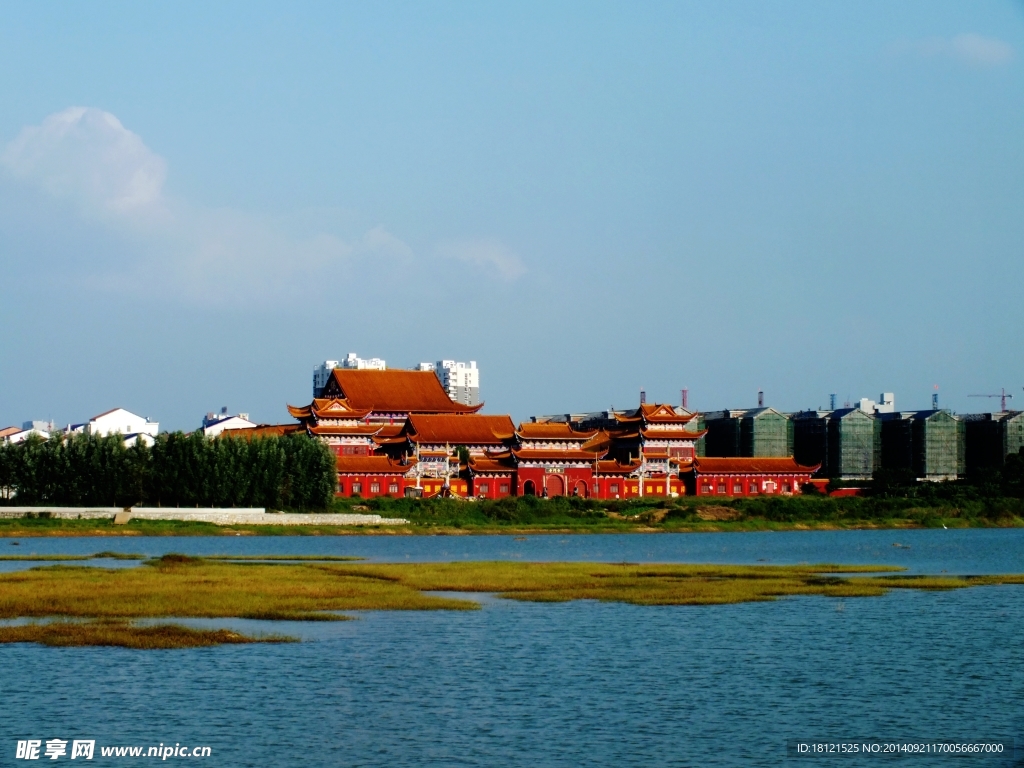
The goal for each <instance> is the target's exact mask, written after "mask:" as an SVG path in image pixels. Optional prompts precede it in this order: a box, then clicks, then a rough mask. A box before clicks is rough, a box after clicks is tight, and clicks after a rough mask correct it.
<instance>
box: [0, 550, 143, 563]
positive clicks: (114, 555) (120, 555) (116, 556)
mask: <svg viewBox="0 0 1024 768" xmlns="http://www.w3.org/2000/svg"><path fill="white" fill-rule="evenodd" d="M145 559H146V556H145V555H133V554H126V553H124V552H97V553H96V554H95V555H0V562H32V561H39V562H68V561H73V560H145Z"/></svg>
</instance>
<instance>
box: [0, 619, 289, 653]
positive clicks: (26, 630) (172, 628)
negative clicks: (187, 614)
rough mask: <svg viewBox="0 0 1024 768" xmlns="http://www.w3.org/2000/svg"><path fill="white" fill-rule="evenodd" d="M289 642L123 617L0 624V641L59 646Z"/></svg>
mask: <svg viewBox="0 0 1024 768" xmlns="http://www.w3.org/2000/svg"><path fill="white" fill-rule="evenodd" d="M293 642H297V640H296V639H295V638H290V637H285V636H283V635H267V636H260V637H250V636H248V635H243V634H240V633H238V632H232V631H231V630H228V629H192V628H191V627H183V626H181V625H179V624H158V625H155V626H138V625H135V624H132V623H131V622H127V621H86V622H78V621H53V622H46V623H39V624H35V623H34V624H21V625H18V626H12V627H0V643H38V644H40V645H48V646H51V647H59V648H66V647H74V646H97V645H98V646H117V647H121V648H136V649H140V650H156V649H166V648H201V647H204V646H210V645H236V644H240V643H293Z"/></svg>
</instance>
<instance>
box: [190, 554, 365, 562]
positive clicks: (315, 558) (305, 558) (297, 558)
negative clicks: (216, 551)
mask: <svg viewBox="0 0 1024 768" xmlns="http://www.w3.org/2000/svg"><path fill="white" fill-rule="evenodd" d="M203 559H204V560H224V561H241V562H246V561H250V560H251V561H257V562H261V561H262V562H267V561H269V562H275V561H286V562H309V563H337V562H349V561H354V560H365V559H366V558H365V557H357V556H355V555H204V556H203Z"/></svg>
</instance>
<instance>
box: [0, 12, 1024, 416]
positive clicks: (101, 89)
mask: <svg viewBox="0 0 1024 768" xmlns="http://www.w3.org/2000/svg"><path fill="white" fill-rule="evenodd" d="M371 6H372V7H371ZM0 105H2V109H0V272H2V277H3V279H2V280H0V329H2V333H0V422H4V423H5V424H8V423H21V422H22V421H24V420H27V419H50V418H52V419H54V420H56V421H57V422H59V423H67V422H72V421H79V420H82V419H84V418H87V417H89V416H91V415H94V414H96V413H99V412H101V411H104V410H107V409H109V408H112V407H115V406H123V407H126V408H129V409H131V410H134V411H136V412H138V413H141V414H143V415H148V416H150V417H151V418H154V419H159V420H160V421H161V423H162V425H163V426H164V427H166V428H171V429H174V428H186V429H187V428H193V427H194V426H196V425H197V424H198V421H199V419H200V417H201V415H202V414H203V413H205V412H206V411H208V410H213V409H216V408H219V407H220V406H222V405H227V406H228V407H229V408H230V409H231V410H232V411H233V412H236V411H248V412H250V413H251V414H252V416H253V417H254V418H257V419H258V420H260V421H265V422H277V421H286V420H287V413H286V411H285V409H284V406H285V403H286V402H291V403H302V402H307V401H308V399H309V394H310V393H309V389H310V381H311V375H312V368H313V366H314V365H315V364H316V363H317V362H319V361H321V360H323V359H325V358H332V359H339V358H340V357H342V356H344V355H345V354H346V353H347V352H350V351H355V352H358V353H359V354H360V355H362V356H364V357H371V356H379V357H384V358H386V359H387V360H388V363H389V364H390V365H393V366H398V367H405V366H411V365H413V364H415V363H417V362H419V361H421V360H436V359H439V358H441V357H445V358H455V359H459V360H469V359H473V360H476V361H477V362H478V364H479V366H480V367H481V369H482V374H481V388H482V393H483V396H484V399H485V400H486V401H487V410H488V411H492V412H510V413H511V414H512V415H513V417H514V418H516V419H522V418H526V417H528V416H529V415H531V414H536V413H557V412H565V411H569V410H572V411H579V410H597V409H600V408H605V407H608V406H609V405H614V406H616V407H625V406H628V405H633V404H635V403H636V401H637V398H638V390H639V389H640V388H641V387H645V388H646V390H647V392H648V398H649V399H656V400H668V401H672V402H676V401H677V400H678V397H679V390H680V389H681V388H682V387H688V388H689V390H690V398H691V401H690V402H691V406H694V407H697V408H700V409H702V410H710V409H714V408H722V407H746V406H752V405H754V404H755V403H756V393H757V390H758V389H764V390H765V392H766V401H767V403H768V404H769V405H774V406H776V407H778V408H780V409H798V408H805V407H815V406H819V405H825V404H827V401H828V394H829V393H830V392H836V393H837V394H838V396H839V400H840V402H842V401H844V400H846V399H847V398H852V399H857V398H860V397H863V396H867V397H877V395H878V393H879V392H881V391H882V390H886V391H895V392H896V398H897V401H896V402H897V406H899V407H903V408H913V407H919V408H923V407H926V406H927V405H928V403H929V397H930V394H931V392H932V391H933V387H934V386H935V385H939V387H940V390H939V391H940V398H941V402H942V404H943V405H944V406H947V407H950V408H953V409H955V410H957V411H960V412H966V411H971V410H985V409H987V407H988V406H989V405H990V401H987V400H975V399H969V398H968V397H967V395H968V394H971V393H976V392H997V391H998V390H999V387H1003V386H1005V387H1007V389H1008V390H1010V391H1012V392H1013V393H1014V395H1015V401H1014V403H1015V404H1016V402H1017V400H1019V401H1021V402H1024V389H1022V386H1024V365H1022V356H1021V346H1022V345H1021V342H1022V331H1021V328H1022V320H1024V302H1022V300H1021V299H1022V294H1021V286H1022V285H1024V258H1022V256H1024V5H1022V4H1021V3H1013V2H989V3H985V2H975V3H953V2H936V1H935V0H929V2H906V3H899V4H893V3H885V2H877V3H872V2H864V3H814V2H774V3H760V2H752V3H743V2H735V3H714V4H708V3H685V2H670V3H655V2H651V3H645V4H642V5H639V6H638V5H637V4H635V3H621V4H615V3H595V2H580V3H567V2H565V3H536V4H530V3H517V4H507V5H505V6H504V7H501V6H498V4H493V3H492V4H483V5H481V4H471V3H420V4H413V3H389V4H350V5H344V4H341V3H334V2H331V3H323V4H315V3H288V4H284V3H279V4H268V3H258V2H245V3H229V2H224V3H217V4H212V5H211V4H209V3H187V2H183V3H176V4H173V5H165V6H157V4H143V3H138V4H128V3H102V2H96V3H89V4H72V3H63V4H61V3H51V4H39V3H15V2H11V3H5V4H4V5H3V7H2V8H0Z"/></svg>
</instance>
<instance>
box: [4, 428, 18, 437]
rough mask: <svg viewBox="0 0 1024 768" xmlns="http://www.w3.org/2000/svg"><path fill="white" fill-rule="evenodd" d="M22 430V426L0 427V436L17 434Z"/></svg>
mask: <svg viewBox="0 0 1024 768" xmlns="http://www.w3.org/2000/svg"><path fill="white" fill-rule="evenodd" d="M19 432H21V427H4V428H3V429H0V437H7V436H8V435H16V434H18V433H19Z"/></svg>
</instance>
